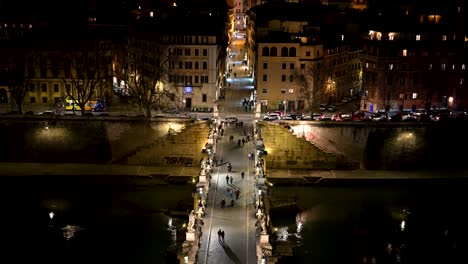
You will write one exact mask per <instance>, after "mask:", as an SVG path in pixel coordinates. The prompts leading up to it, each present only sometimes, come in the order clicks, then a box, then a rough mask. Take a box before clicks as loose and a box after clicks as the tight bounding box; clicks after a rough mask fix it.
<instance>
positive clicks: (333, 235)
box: [270, 184, 468, 263]
mask: <svg viewBox="0 0 468 264" xmlns="http://www.w3.org/2000/svg"><path fill="white" fill-rule="evenodd" d="M465 188H466V184H461V185H459V184H453V185H446V184H443V185H425V184H421V185H411V186H404V185H403V186H391V187H382V186H379V187H369V188H366V187H364V188H363V187H352V186H351V187H349V188H343V187H340V188H311V187H308V188H303V187H278V186H275V188H274V189H272V191H271V192H272V196H273V199H276V200H275V202H276V204H281V202H283V203H284V201H285V200H288V201H291V200H294V201H297V204H298V205H299V207H300V208H301V209H302V211H301V212H299V213H298V214H297V215H296V217H295V221H293V220H292V218H288V219H284V215H283V216H281V215H280V214H276V215H272V216H271V221H272V225H273V226H272V227H273V230H272V233H273V235H272V237H271V239H270V241H272V242H273V244H274V247H275V245H276V246H277V247H276V248H280V250H279V251H281V252H288V251H287V250H285V249H284V248H285V245H287V246H286V247H289V248H292V251H293V254H294V256H293V257H285V258H283V261H285V262H279V263H364V259H365V261H367V263H371V261H372V258H375V259H377V263H456V262H454V261H455V259H457V260H458V259H460V258H462V259H463V260H464V261H463V262H458V263H468V258H467V256H466V254H465V253H462V252H468V246H467V244H468V243H467V242H468V241H467V239H466V238H467V237H468V230H467V227H466V224H465V223H466V221H467V220H468V217H467V216H465V215H466V214H464V213H463V209H462V208H464V207H465V204H464V201H466V200H467V199H466V198H467V197H466V189H465ZM292 195H293V197H292ZM403 221H404V228H402V222H403ZM275 223H277V224H276V225H275ZM448 234H451V236H450V235H448Z"/></svg>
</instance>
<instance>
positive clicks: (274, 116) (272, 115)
mask: <svg viewBox="0 0 468 264" xmlns="http://www.w3.org/2000/svg"><path fill="white" fill-rule="evenodd" d="M280 119H281V116H280V115H279V114H278V113H268V114H267V115H265V116H264V117H263V120H265V121H275V120H280Z"/></svg>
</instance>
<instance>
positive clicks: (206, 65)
mask: <svg viewBox="0 0 468 264" xmlns="http://www.w3.org/2000/svg"><path fill="white" fill-rule="evenodd" d="M207 68H208V63H207V62H206V61H204V62H203V69H204V70H206V69H207Z"/></svg>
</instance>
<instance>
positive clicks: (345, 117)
mask: <svg viewBox="0 0 468 264" xmlns="http://www.w3.org/2000/svg"><path fill="white" fill-rule="evenodd" d="M332 121H351V113H338V114H334V115H333V116H332Z"/></svg>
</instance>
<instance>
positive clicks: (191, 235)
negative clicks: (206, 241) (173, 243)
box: [185, 231, 195, 241]
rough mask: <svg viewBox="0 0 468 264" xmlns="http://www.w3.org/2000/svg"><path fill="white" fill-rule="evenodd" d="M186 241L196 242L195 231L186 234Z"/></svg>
mask: <svg viewBox="0 0 468 264" xmlns="http://www.w3.org/2000/svg"><path fill="white" fill-rule="evenodd" d="M185 240H187V241H195V232H194V231H188V232H185Z"/></svg>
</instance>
